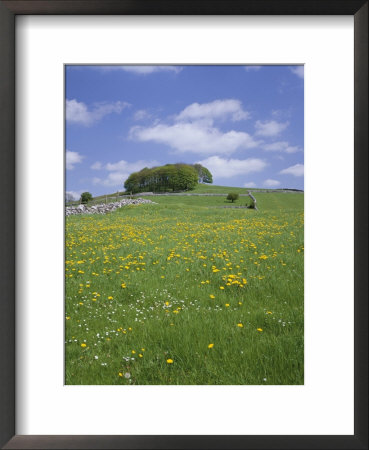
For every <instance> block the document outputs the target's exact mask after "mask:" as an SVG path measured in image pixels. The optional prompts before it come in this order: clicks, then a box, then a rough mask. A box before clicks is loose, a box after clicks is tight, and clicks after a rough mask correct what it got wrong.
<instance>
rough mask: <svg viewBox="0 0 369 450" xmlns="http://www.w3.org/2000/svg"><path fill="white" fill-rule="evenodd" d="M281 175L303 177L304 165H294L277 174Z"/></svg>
mask: <svg viewBox="0 0 369 450" xmlns="http://www.w3.org/2000/svg"><path fill="white" fill-rule="evenodd" d="M279 173H280V174H282V175H293V176H295V177H302V176H304V165H303V164H295V165H294V166H290V167H287V168H286V169H283V170H281V171H280V172H279Z"/></svg>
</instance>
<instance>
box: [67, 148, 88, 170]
mask: <svg viewBox="0 0 369 450" xmlns="http://www.w3.org/2000/svg"><path fill="white" fill-rule="evenodd" d="M83 158H84V156H82V155H80V154H79V153H78V152H71V151H69V150H67V151H66V156H65V161H66V168H67V170H73V169H74V166H75V164H79V163H81V162H82V160H83Z"/></svg>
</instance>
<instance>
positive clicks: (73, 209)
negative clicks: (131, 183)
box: [65, 198, 157, 216]
mask: <svg viewBox="0 0 369 450" xmlns="http://www.w3.org/2000/svg"><path fill="white" fill-rule="evenodd" d="M146 203H151V204H157V203H155V202H152V201H150V200H146V199H144V198H135V199H128V198H127V199H124V200H121V201H119V202H111V203H106V204H100V205H93V206H88V205H77V206H67V207H66V208H65V215H66V216H73V215H76V214H106V213H108V212H112V211H115V210H116V209H119V208H122V207H123V206H128V205H142V204H146Z"/></svg>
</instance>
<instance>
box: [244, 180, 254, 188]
mask: <svg viewBox="0 0 369 450" xmlns="http://www.w3.org/2000/svg"><path fill="white" fill-rule="evenodd" d="M243 187H245V188H255V187H256V184H255V183H254V182H253V181H247V182H246V183H244V184H243Z"/></svg>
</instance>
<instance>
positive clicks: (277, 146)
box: [262, 141, 302, 153]
mask: <svg viewBox="0 0 369 450" xmlns="http://www.w3.org/2000/svg"><path fill="white" fill-rule="evenodd" d="M262 148H263V149H264V150H266V151H268V152H285V153H296V152H300V151H302V149H301V148H300V147H299V146H297V145H295V146H293V145H290V144H289V143H288V142H287V141H278V142H272V143H271V144H264V145H263V146H262Z"/></svg>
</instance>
